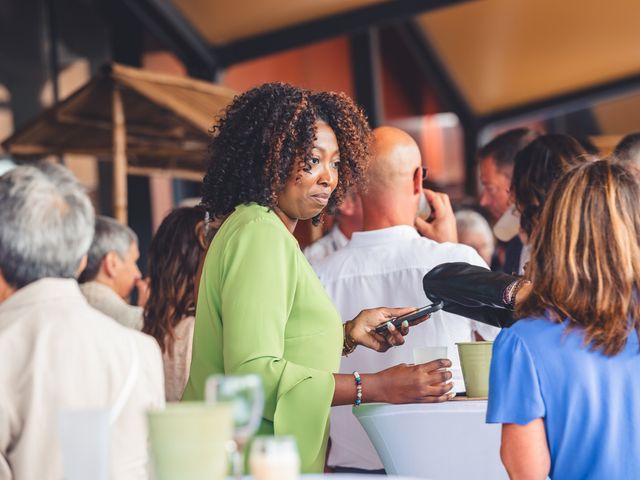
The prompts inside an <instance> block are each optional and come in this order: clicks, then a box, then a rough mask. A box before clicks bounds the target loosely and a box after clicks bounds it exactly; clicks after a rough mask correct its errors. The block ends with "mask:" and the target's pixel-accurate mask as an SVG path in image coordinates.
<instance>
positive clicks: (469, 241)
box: [456, 209, 496, 265]
mask: <svg viewBox="0 0 640 480" xmlns="http://www.w3.org/2000/svg"><path fill="white" fill-rule="evenodd" d="M456 226H457V228H458V242H459V243H462V244H464V245H468V246H470V247H472V248H474V249H475V250H476V251H477V252H478V254H480V256H481V257H482V259H483V260H484V261H485V262H487V265H491V259H492V257H493V252H494V251H495V248H496V245H495V240H494V238H493V232H492V231H491V227H490V226H489V222H487V220H486V219H485V218H484V217H483V216H482V215H480V214H479V213H478V212H476V211H474V210H468V209H466V210H459V211H457V212H456Z"/></svg>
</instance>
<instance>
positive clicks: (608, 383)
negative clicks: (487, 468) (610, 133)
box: [487, 161, 640, 479]
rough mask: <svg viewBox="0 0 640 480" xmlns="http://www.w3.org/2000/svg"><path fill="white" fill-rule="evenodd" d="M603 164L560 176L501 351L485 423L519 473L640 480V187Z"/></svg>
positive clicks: (627, 173)
mask: <svg viewBox="0 0 640 480" xmlns="http://www.w3.org/2000/svg"><path fill="white" fill-rule="evenodd" d="M636 175H637V173H636V174H634V172H633V171H632V170H630V169H629V168H627V167H624V166H622V165H619V164H614V163H611V162H608V161H598V162H594V163H587V164H584V165H581V166H578V167H577V168H575V169H574V170H571V171H569V172H568V173H566V174H565V175H564V176H563V177H562V178H561V179H560V180H559V181H558V183H557V184H556V186H555V187H554V188H553V190H552V191H551V193H550V196H549V197H548V200H547V201H546V203H545V207H544V209H543V212H542V216H541V218H540V221H539V224H538V225H537V227H536V228H535V229H534V231H533V235H532V239H531V240H532V254H531V261H530V263H529V267H528V270H527V278H528V279H529V280H530V281H531V282H532V293H530V294H529V295H528V296H527V298H526V299H525V300H524V301H523V302H522V303H519V305H518V308H517V312H516V313H517V316H518V317H520V318H521V320H520V321H518V322H517V323H516V324H515V325H514V326H512V327H511V328H509V329H504V330H502V332H501V333H500V335H499V336H498V338H497V339H496V341H495V344H494V347H493V359H492V363H491V379H490V390H489V407H488V412H487V422H489V423H502V424H503V426H502V448H501V456H502V461H503V463H504V465H505V467H506V469H507V471H508V472H509V475H510V476H511V478H515V479H520V478H527V479H544V478H546V477H547V476H549V477H551V478H560V479H586V478H598V479H600V478H606V479H630V478H640V428H639V426H640V353H639V346H638V335H639V332H640V300H639V299H638V292H639V291H640V288H639V282H640V247H639V244H638V240H639V236H640V210H639V209H638V205H640V184H639V183H638V178H637V177H636Z"/></svg>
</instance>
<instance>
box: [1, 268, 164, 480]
mask: <svg viewBox="0 0 640 480" xmlns="http://www.w3.org/2000/svg"><path fill="white" fill-rule="evenodd" d="M134 365H135V368H134V367H133V366H134ZM132 371H133V372H135V373H136V374H135V375H132V373H131V372H132ZM129 378H133V380H134V381H135V383H129V381H128V379H129ZM127 384H129V385H132V389H131V390H129V389H128V388H127V387H126V385H127ZM123 392H124V393H126V394H125V395H123ZM118 398H122V399H123V401H124V404H123V408H122V410H120V413H119V414H118V415H117V416H116V414H115V412H116V411H117V410H118V409H117V408H114V407H115V406H116V404H118V402H117V399H118ZM163 405H164V379H163V374H162V357H161V355H160V348H159V347H158V344H157V342H156V341H155V340H154V339H153V338H151V337H149V336H147V335H144V334H142V333H140V332H136V331H134V330H131V329H129V328H125V327H123V326H121V325H119V324H118V323H116V322H115V321H114V320H113V319H111V318H109V317H107V316H106V315H103V314H102V313H100V312H98V311H97V310H94V309H93V308H91V307H90V306H89V304H88V303H87V301H86V300H85V298H84V296H83V295H82V293H80V289H79V288H78V284H77V283H76V281H75V280H69V279H53V278H47V279H42V280H39V281H37V282H34V283H31V284H29V285H27V286H26V287H24V288H21V289H20V290H18V291H17V292H16V293H14V294H13V295H11V296H10V297H9V298H8V299H7V300H5V301H4V302H2V303H1V304H0V478H1V479H3V480H10V479H13V478H15V479H25V480H31V479H33V480H36V479H37V480H48V479H52V480H53V479H55V480H59V479H61V478H64V472H63V466H62V457H61V450H60V444H59V441H58V433H57V432H58V423H57V422H58V415H59V413H61V412H63V411H68V410H72V411H77V410H85V409H109V410H111V413H112V414H113V415H114V417H115V418H114V423H113V425H112V427H111V444H110V455H111V462H110V472H111V478H113V479H118V480H120V479H140V480H142V479H145V480H147V479H148V478H149V471H148V454H147V448H148V446H147V421H146V410H148V409H149V408H158V407H162V406H163Z"/></svg>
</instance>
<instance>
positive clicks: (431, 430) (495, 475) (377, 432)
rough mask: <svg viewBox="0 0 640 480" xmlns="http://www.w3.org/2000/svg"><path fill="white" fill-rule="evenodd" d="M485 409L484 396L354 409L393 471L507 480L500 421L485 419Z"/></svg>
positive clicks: (438, 479) (445, 479)
mask: <svg viewBox="0 0 640 480" xmlns="http://www.w3.org/2000/svg"><path fill="white" fill-rule="evenodd" d="M486 411H487V402H486V401H483V400H476V401H473V400H469V401H450V402H445V403H438V404H411V405H388V404H367V405H361V406H360V407H358V408H355V407H354V408H353V413H354V415H355V416H356V417H357V418H358V420H359V421H360V424H361V425H362V426H363V427H364V429H365V431H366V432H367V435H368V436H369V438H370V439H371V443H373V445H374V447H375V448H376V450H377V451H378V455H380V458H381V459H382V463H383V464H384V468H385V470H386V471H387V473H388V474H390V475H411V476H415V477H419V478H430V479H433V480H451V479H491V480H499V479H506V478H508V476H507V473H506V471H505V470H504V467H503V466H502V462H501V461H500V425H488V424H486V423H485V415H486Z"/></svg>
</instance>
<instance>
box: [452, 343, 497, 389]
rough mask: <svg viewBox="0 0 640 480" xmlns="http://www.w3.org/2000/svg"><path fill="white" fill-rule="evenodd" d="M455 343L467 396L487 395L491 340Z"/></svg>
mask: <svg viewBox="0 0 640 480" xmlns="http://www.w3.org/2000/svg"><path fill="white" fill-rule="evenodd" d="M456 345H457V346H458V354H459V355H460V365H461V366H462V377H463V378H464V385H465V389H466V391H467V397H486V396H488V395H489V369H490V367H491V351H492V349H493V342H460V343H456Z"/></svg>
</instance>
